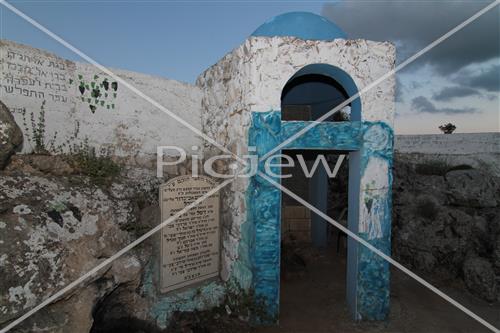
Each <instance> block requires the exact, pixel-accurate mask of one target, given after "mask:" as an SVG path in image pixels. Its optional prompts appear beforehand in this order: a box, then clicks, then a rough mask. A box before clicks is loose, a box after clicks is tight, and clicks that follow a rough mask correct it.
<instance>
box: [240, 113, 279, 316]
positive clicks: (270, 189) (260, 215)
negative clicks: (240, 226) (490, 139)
mask: <svg viewBox="0 0 500 333" xmlns="http://www.w3.org/2000/svg"><path fill="white" fill-rule="evenodd" d="M280 127H281V113H280V112H273V111H270V112H262V113H252V126H251V127H250V129H249V142H248V144H249V146H254V147H256V149H257V150H256V153H257V155H258V156H262V155H264V154H266V153H267V152H269V151H270V150H272V149H273V148H274V147H276V146H277V145H278V144H279V143H280ZM277 153H279V152H277ZM258 169H259V171H262V172H264V161H262V162H259V165H258ZM272 171H273V172H275V173H276V174H279V173H280V169H279V168H277V167H273V169H272ZM274 180H275V181H277V182H279V181H280V180H279V178H277V177H275V178H274ZM247 203H248V213H247V214H248V216H247V223H251V224H252V225H253V227H254V230H255V239H254V242H253V243H252V248H251V251H250V253H251V258H252V271H253V288H254V291H255V295H256V296H257V297H260V298H263V299H264V300H265V301H266V304H267V313H268V315H269V316H270V317H273V318H277V315H278V311H279V287H280V246H281V239H280V236H281V234H280V233H281V191H280V190H279V189H277V188H276V187H274V186H273V185H272V184H270V183H269V182H268V181H267V180H265V179H263V178H261V177H259V176H258V175H257V176H254V177H252V178H251V179H250V184H249V186H248V189H247Z"/></svg>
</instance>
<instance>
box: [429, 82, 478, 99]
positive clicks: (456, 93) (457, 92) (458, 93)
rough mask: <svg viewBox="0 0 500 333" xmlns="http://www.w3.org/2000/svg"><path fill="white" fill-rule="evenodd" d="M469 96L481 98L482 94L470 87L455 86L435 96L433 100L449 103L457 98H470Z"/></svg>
mask: <svg viewBox="0 0 500 333" xmlns="http://www.w3.org/2000/svg"><path fill="white" fill-rule="evenodd" d="M468 96H481V93H480V92H479V91H478V90H476V89H474V88H470V87H464V86H453V87H446V88H444V89H442V90H441V91H440V92H438V93H436V94H434V95H433V96H432V99H434V100H436V101H440V102H448V101H451V100H452V99H454V98H457V97H468Z"/></svg>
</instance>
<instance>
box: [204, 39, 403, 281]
mask: <svg viewBox="0 0 500 333" xmlns="http://www.w3.org/2000/svg"><path fill="white" fill-rule="evenodd" d="M394 62H395V47H394V46H393V45H392V44H390V43H387V42H373V41H366V40H341V39H338V40H334V41H311V40H301V39H298V38H294V37H271V38H269V37H250V38H248V39H247V40H246V41H245V42H244V43H243V44H242V45H241V46H239V47H237V48H235V49H234V50H233V51H231V52H230V53H228V54H227V55H226V56H225V57H224V58H222V59H221V60H220V61H219V62H218V63H216V64H215V65H213V66H212V67H210V68H209V69H207V70H206V71H205V72H204V73H203V74H201V75H200V77H199V78H198V80H197V85H198V86H199V87H200V88H202V89H203V90H204V96H203V102H202V105H203V112H202V127H203V131H204V132H205V133H206V134H207V135H209V136H211V137H213V138H215V139H216V140H217V141H218V142H219V143H221V144H223V145H224V146H226V147H229V148H230V150H231V151H233V152H235V153H238V154H246V153H247V150H248V146H247V145H248V128H249V126H250V119H251V112H266V111H271V110H280V108H281V91H282V89H283V87H284V86H285V84H286V82H287V81H288V80H289V79H290V78H291V77H292V76H293V75H294V74H295V73H296V72H297V71H298V70H300V69H301V68H302V67H304V66H306V65H309V64H315V63H325V64H331V65H334V66H336V67H339V68H341V69H343V70H344V71H345V72H347V73H349V74H350V75H351V76H352V78H353V80H354V82H355V83H356V85H357V87H358V89H359V90H361V89H363V88H364V87H365V86H367V85H368V84H370V83H371V82H373V81H374V80H376V79H378V78H379V77H380V76H382V75H384V74H385V73H387V72H388V71H390V70H391V69H392V68H393V66H394ZM394 90H395V79H394V77H390V78H388V79H387V80H386V81H384V82H382V83H381V84H380V85H379V86H377V87H375V88H374V89H372V90H370V91H368V92H367V93H366V94H364V95H362V97H361V101H362V110H363V114H362V120H366V121H383V122H386V123H387V124H389V125H390V126H391V127H392V125H393V121H394ZM387 170H388V165H383V166H381V170H379V171H380V172H381V173H382V174H386V173H387ZM371 180H372V179H367V178H366V179H364V182H363V184H365V182H366V183H371ZM247 186H248V182H247V180H246V179H238V180H236V181H235V182H233V183H232V184H231V188H229V189H225V190H223V191H224V196H223V200H222V202H223V205H225V206H226V207H225V208H223V210H224V213H223V215H222V218H223V221H226V222H225V223H224V222H223V223H224V229H223V230H222V234H223V237H222V239H223V249H224V251H223V255H222V277H223V278H228V277H229V276H230V275H231V272H232V266H233V263H235V262H236V260H237V258H238V255H239V253H238V246H240V245H241V246H243V247H245V246H246V244H241V243H240V241H239V239H240V238H241V235H240V232H241V225H242V224H243V223H244V222H245V214H244V212H245V211H246V201H245V196H244V194H245V191H246V189H247ZM381 186H382V187H381V188H380V189H377V190H380V191H387V184H383V185H381ZM239 269H241V267H239ZM247 273H248V274H249V275H251V273H250V272H249V271H248V272H247ZM239 274H241V272H240V273H239ZM244 282H245V281H244Z"/></svg>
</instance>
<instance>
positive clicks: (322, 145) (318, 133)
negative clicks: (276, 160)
mask: <svg viewBox="0 0 500 333" xmlns="http://www.w3.org/2000/svg"><path fill="white" fill-rule="evenodd" d="M311 123H313V122H310V121H284V122H283V123H282V125H281V141H282V142H283V141H285V140H286V139H288V138H290V137H292V136H293V135H294V134H295V133H297V132H299V131H300V130H302V129H303V128H305V127H307V126H310V125H311ZM362 134H363V133H362V126H361V122H359V121H356V122H335V123H333V122H323V123H319V124H318V125H316V126H315V127H312V128H311V129H309V130H308V131H307V132H305V133H304V134H303V135H301V136H299V137H298V138H297V139H295V140H294V141H292V142H290V143H289V144H288V145H286V146H285V148H286V149H329V150H347V151H352V150H358V149H360V147H361V141H362Z"/></svg>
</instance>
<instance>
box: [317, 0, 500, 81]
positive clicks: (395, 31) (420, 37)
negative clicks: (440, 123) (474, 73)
mask: <svg viewBox="0 0 500 333" xmlns="http://www.w3.org/2000/svg"><path fill="white" fill-rule="evenodd" d="M486 5H488V2H483V1H478V2H449V1H446V2H445V1H443V2H439V1H432V2H430V1H425V2H417V1H411V2H404V1H384V2H379V1H374V2H373V3H370V2H366V1H363V2H355V1H344V2H338V3H331V4H326V5H324V7H323V13H322V14H323V15H324V16H325V17H328V18H329V19H331V20H332V21H334V22H335V23H337V24H338V25H339V26H340V27H341V28H342V29H344V30H345V31H346V33H347V34H348V36H349V37H350V38H367V39H372V40H390V41H393V42H394V43H395V44H396V46H397V49H398V58H399V59H398V61H401V60H404V59H406V58H407V57H408V56H411V55H412V54H414V53H415V52H417V51H419V50H420V49H421V48H423V47H425V46H426V45H427V44H429V43H431V42H432V41H434V40H435V39H437V38H439V37H440V36H442V35H443V34H444V33H446V32H448V31H449V30H450V29H452V28H453V27H455V26H456V25H458V24H460V23H461V22H463V21H464V20H466V19H468V18H469V17H470V16H472V15H473V14H474V13H476V12H477V11H479V10H480V9H482V8H483V7H485V6H486ZM498 15H499V8H498V7H497V8H494V9H492V10H490V11H489V12H488V13H486V14H484V15H483V16H482V17H480V18H479V19H478V20H477V21H475V22H473V23H471V24H470V25H469V26H467V27H465V28H464V29H463V30H461V31H459V32H458V33H456V34H455V35H453V36H452V37H450V38H449V39H448V40H446V41H444V42H443V43H442V44H440V45H439V46H437V47H436V48H434V49H432V50H431V51H429V53H428V54H426V55H424V56H423V57H422V58H420V59H419V60H417V61H416V62H415V63H414V64H412V65H411V68H414V69H415V68H417V67H419V65H423V64H425V63H428V64H431V65H433V66H434V67H435V69H436V71H437V72H438V73H440V74H442V75H448V74H451V73H455V72H457V71H458V70H459V69H461V68H463V67H465V66H467V65H469V64H472V63H481V62H484V61H487V60H490V59H493V58H495V57H498V54H499V44H500V42H499V41H500V31H499V30H500V29H499V20H498Z"/></svg>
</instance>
